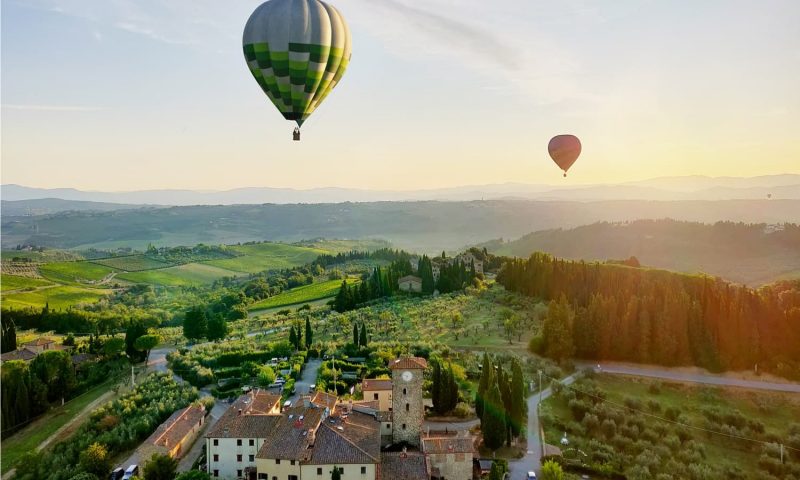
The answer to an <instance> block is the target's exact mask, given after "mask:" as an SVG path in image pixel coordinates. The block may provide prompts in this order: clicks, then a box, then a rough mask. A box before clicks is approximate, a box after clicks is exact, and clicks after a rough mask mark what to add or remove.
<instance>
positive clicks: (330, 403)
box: [311, 392, 339, 410]
mask: <svg viewBox="0 0 800 480" xmlns="http://www.w3.org/2000/svg"><path fill="white" fill-rule="evenodd" d="M338 401H339V399H338V398H337V397H336V395H333V394H331V393H326V392H314V396H313V397H311V403H313V404H314V405H316V406H318V407H328V409H329V410H333V408H334V407H335V406H336V402H338Z"/></svg>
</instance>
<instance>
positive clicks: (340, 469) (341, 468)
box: [339, 467, 344, 475]
mask: <svg viewBox="0 0 800 480" xmlns="http://www.w3.org/2000/svg"><path fill="white" fill-rule="evenodd" d="M339 473H341V474H342V475H344V467H339Z"/></svg>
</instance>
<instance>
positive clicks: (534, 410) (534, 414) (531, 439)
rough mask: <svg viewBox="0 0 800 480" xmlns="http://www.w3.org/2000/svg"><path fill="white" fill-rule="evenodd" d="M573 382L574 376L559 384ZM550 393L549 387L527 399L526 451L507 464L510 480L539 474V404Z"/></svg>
mask: <svg viewBox="0 0 800 480" xmlns="http://www.w3.org/2000/svg"><path fill="white" fill-rule="evenodd" d="M574 381H575V375H570V376H569V377H566V378H565V379H563V380H561V383H563V384H564V385H570V384H571V383H572V382H574ZM552 393H553V391H552V390H551V389H550V387H547V388H545V389H544V390H542V392H541V395H539V393H535V394H533V395H531V396H530V397H528V451H527V452H526V453H525V456H524V457H522V458H520V459H519V460H512V461H510V462H508V469H509V472H510V473H511V479H512V480H516V479H523V478H525V474H526V473H528V472H529V471H531V470H534V471H536V473H537V474H541V465H540V463H541V460H542V441H541V437H540V436H539V413H538V412H539V402H540V401H541V400H545V399H547V398H548V397H549V396H550V395H551V394H552Z"/></svg>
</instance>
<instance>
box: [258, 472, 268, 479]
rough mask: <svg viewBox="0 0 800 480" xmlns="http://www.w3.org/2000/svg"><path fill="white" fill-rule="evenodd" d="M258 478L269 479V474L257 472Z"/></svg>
mask: <svg viewBox="0 0 800 480" xmlns="http://www.w3.org/2000/svg"><path fill="white" fill-rule="evenodd" d="M258 480H269V475H267V474H266V473H259V474H258Z"/></svg>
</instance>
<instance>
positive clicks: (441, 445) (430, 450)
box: [422, 436, 475, 454]
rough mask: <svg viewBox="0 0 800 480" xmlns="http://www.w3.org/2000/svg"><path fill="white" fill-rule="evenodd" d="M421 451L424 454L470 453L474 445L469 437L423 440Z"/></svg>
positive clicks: (473, 449)
mask: <svg viewBox="0 0 800 480" xmlns="http://www.w3.org/2000/svg"><path fill="white" fill-rule="evenodd" d="M422 451H423V452H425V453H426V454H437V453H472V452H474V451H475V445H474V440H473V438H472V437H471V436H470V437H432V438H423V439H422Z"/></svg>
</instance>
